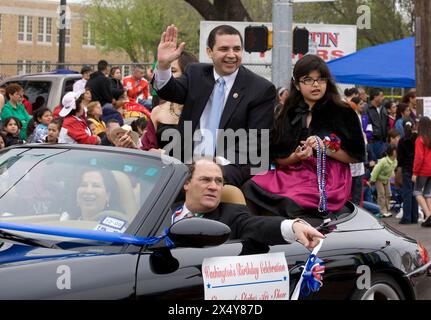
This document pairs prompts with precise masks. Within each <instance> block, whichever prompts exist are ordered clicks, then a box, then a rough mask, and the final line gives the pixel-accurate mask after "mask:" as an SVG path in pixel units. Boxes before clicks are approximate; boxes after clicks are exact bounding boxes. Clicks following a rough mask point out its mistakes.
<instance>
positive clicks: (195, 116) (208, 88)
mask: <svg viewBox="0 0 431 320" xmlns="http://www.w3.org/2000/svg"><path fill="white" fill-rule="evenodd" d="M214 85H215V80H214V73H213V67H212V66H211V67H210V68H205V70H204V72H203V73H202V81H201V86H200V87H199V88H195V89H194V90H199V91H200V93H199V94H198V95H197V101H196V103H195V106H194V108H193V111H192V114H191V119H192V121H193V126H192V128H193V132H194V131H195V130H196V128H197V126H198V125H199V123H200V118H201V116H202V113H203V111H204V109H205V106H206V104H207V102H208V100H209V98H210V96H211V93H212V92H213V90H214Z"/></svg>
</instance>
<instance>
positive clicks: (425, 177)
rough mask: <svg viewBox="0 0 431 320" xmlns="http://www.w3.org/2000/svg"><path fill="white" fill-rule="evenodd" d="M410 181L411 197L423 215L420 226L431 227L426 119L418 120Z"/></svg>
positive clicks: (430, 137) (430, 144)
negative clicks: (412, 183) (411, 187)
mask: <svg viewBox="0 0 431 320" xmlns="http://www.w3.org/2000/svg"><path fill="white" fill-rule="evenodd" d="M412 181H413V182H414V184H415V187H414V191H413V195H414V196H415V197H416V201H417V202H418V204H419V205H420V207H421V208H422V211H423V213H424V215H425V221H424V222H423V223H422V224H421V226H422V227H431V120H430V118H428V117H422V118H421V119H420V120H419V124H418V138H417V139H416V142H415V158H414V163H413V176H412Z"/></svg>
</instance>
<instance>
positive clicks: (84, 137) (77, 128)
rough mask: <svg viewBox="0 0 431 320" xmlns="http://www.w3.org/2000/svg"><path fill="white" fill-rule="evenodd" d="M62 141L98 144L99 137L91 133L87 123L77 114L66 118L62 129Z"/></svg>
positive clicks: (60, 138) (60, 139)
mask: <svg viewBox="0 0 431 320" xmlns="http://www.w3.org/2000/svg"><path fill="white" fill-rule="evenodd" d="M59 142H60V143H80V144H97V137H96V136H92V135H91V131H90V129H88V127H87V123H86V122H85V121H84V120H82V119H80V118H78V117H75V116H67V117H65V118H64V121H63V126H62V127H61V130H60V137H59Z"/></svg>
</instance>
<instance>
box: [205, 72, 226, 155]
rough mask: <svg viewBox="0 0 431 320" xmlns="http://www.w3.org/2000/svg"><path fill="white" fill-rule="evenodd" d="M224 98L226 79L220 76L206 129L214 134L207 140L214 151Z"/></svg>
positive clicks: (207, 143)
mask: <svg viewBox="0 0 431 320" xmlns="http://www.w3.org/2000/svg"><path fill="white" fill-rule="evenodd" d="M224 99H225V81H224V79H223V78H222V77H220V78H218V79H217V81H216V85H215V88H214V95H213V100H212V104H211V110H210V113H209V117H208V119H207V127H206V128H204V129H207V130H209V131H210V132H211V134H212V139H211V140H210V141H208V140H207V139H205V141H206V143H205V144H206V145H207V146H209V145H211V147H212V148H211V149H209V150H211V151H212V152H214V151H215V149H216V146H217V129H218V127H219V125H220V119H221V115H222V113H223V107H224Z"/></svg>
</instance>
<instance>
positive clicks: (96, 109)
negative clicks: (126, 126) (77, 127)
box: [87, 101, 106, 136]
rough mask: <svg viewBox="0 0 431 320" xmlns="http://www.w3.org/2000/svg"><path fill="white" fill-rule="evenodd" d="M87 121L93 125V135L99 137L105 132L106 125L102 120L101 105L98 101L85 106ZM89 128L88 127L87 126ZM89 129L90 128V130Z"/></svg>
mask: <svg viewBox="0 0 431 320" xmlns="http://www.w3.org/2000/svg"><path fill="white" fill-rule="evenodd" d="M87 110H88V112H87V120H88V121H90V122H91V123H92V124H93V125H94V131H93V130H92V132H93V134H94V135H96V136H100V135H101V134H105V132H106V124H105V122H103V120H102V114H103V112H102V105H101V104H100V102H99V101H93V102H90V103H89V104H88V106H87ZM89 127H90V126H89ZM90 129H91V128H90Z"/></svg>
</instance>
